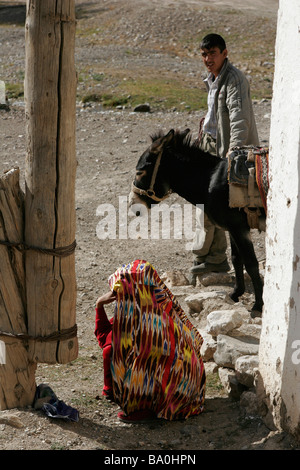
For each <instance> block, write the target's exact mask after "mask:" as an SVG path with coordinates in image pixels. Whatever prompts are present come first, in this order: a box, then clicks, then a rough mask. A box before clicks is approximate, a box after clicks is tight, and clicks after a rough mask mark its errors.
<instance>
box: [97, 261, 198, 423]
mask: <svg viewBox="0 0 300 470" xmlns="http://www.w3.org/2000/svg"><path fill="white" fill-rule="evenodd" d="M109 286H110V291H109V292H108V293H106V294H104V295H103V296H101V297H99V298H98V300H97V302H96V327H95V335H96V337H97V339H98V342H99V346H100V347H101V348H102V350H103V367H104V387H103V392H102V393H103V394H104V395H106V396H107V397H109V398H110V399H112V400H113V401H114V402H116V403H117V404H118V405H119V406H120V408H121V410H122V411H121V412H120V413H119V414H118V416H119V418H120V419H121V420H122V421H124V422H144V421H147V420H149V419H153V418H154V419H157V418H161V419H166V420H175V419H186V418H188V417H189V416H193V415H198V414H200V413H201V412H202V411H203V406H204V395H205V380H206V377H205V370H204V364H203V360H202V357H201V353H200V348H201V345H202V342H203V339H202V337H201V335H200V334H199V332H198V331H197V329H196V328H195V327H193V325H192V324H191V322H190V321H189V320H188V318H187V317H186V315H185V313H184V312H183V310H182V309H181V307H180V305H179V304H178V302H177V301H176V299H175V298H174V296H173V294H172V293H171V292H170V290H169V289H168V288H167V287H166V285H165V284H164V283H163V281H162V280H161V279H160V278H159V276H158V274H157V272H156V270H155V269H154V268H153V266H152V265H151V264H150V263H148V262H146V261H141V260H136V261H134V262H132V263H130V264H128V265H124V266H122V267H121V268H119V269H118V270H117V271H116V272H115V273H114V274H112V275H111V276H110V278H109ZM111 302H115V310H114V315H113V317H112V318H111V319H110V320H108V318H107V315H106V312H105V308H104V305H106V304H108V303H111Z"/></svg>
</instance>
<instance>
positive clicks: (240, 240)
mask: <svg viewBox="0 0 300 470" xmlns="http://www.w3.org/2000/svg"><path fill="white" fill-rule="evenodd" d="M232 236H233V239H234V241H235V243H236V245H237V247H238V250H239V254H240V256H241V258H242V260H243V262H244V265H245V268H246V271H247V273H248V274H249V276H250V278H251V281H252V284H253V288H254V294H255V303H254V305H253V307H252V313H251V316H252V317H256V316H260V315H261V312H262V308H263V299H262V294H263V283H262V280H261V277H260V274H259V266H258V261H257V258H256V254H255V251H254V247H253V243H252V240H251V238H250V232H249V230H241V231H239V232H236V233H234V235H233V234H232Z"/></svg>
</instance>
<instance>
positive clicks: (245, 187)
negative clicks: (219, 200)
mask: <svg viewBox="0 0 300 470" xmlns="http://www.w3.org/2000/svg"><path fill="white" fill-rule="evenodd" d="M227 158H228V183H229V206H230V207H264V209H265V211H267V194H268V188H269V179H268V173H269V151H268V149H267V148H262V147H252V146H247V147H234V148H232V149H230V150H229V152H228V153H227Z"/></svg>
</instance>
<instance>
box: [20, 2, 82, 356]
mask: <svg viewBox="0 0 300 470" xmlns="http://www.w3.org/2000/svg"><path fill="white" fill-rule="evenodd" d="M25 44H26V73H25V106H26V108H25V113H26V124H27V155H26V171H25V183H26V187H25V243H26V244H27V245H29V246H34V247H38V248H42V249H46V250H54V253H56V251H57V249H59V248H62V249H63V248H64V247H68V246H69V245H72V244H73V243H74V240H75V175H76V154H75V121H76V119H75V106H76V72H75V61H74V51H75V4H74V0H63V1H62V0H61V1H53V0H45V1H44V0H43V1H42V2H41V1H34V0H27V16H26V25H25ZM25 266H26V293H27V316H28V334H29V335H31V336H33V337H36V336H39V337H40V336H41V337H45V336H48V335H51V334H53V333H57V340H56V341H44V342H38V341H37V342H33V341H31V342H30V356H31V358H32V360H33V361H35V362H47V363H55V362H59V363H66V362H69V361H71V360H73V359H75V358H76V357H77V354H78V341H77V335H76V312H75V307H76V279H75V255H74V252H73V253H71V254H70V255H68V256H65V257H60V256H52V255H51V254H47V253H46V254H45V253H44V252H39V251H37V250H27V251H26V256H25ZM69 329H71V330H72V329H73V334H72V331H71V333H70V335H69V337H68V338H67V339H63V338H62V337H61V336H60V333H62V332H64V331H65V330H69Z"/></svg>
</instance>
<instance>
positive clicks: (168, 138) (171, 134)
mask: <svg viewBox="0 0 300 470" xmlns="http://www.w3.org/2000/svg"><path fill="white" fill-rule="evenodd" d="M174 135H175V131H174V129H171V130H170V131H169V132H168V133H167V135H165V137H164V138H163V139H162V144H163V145H164V146H165V145H168V144H169V143H170V142H171V140H172V139H173V137H174Z"/></svg>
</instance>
